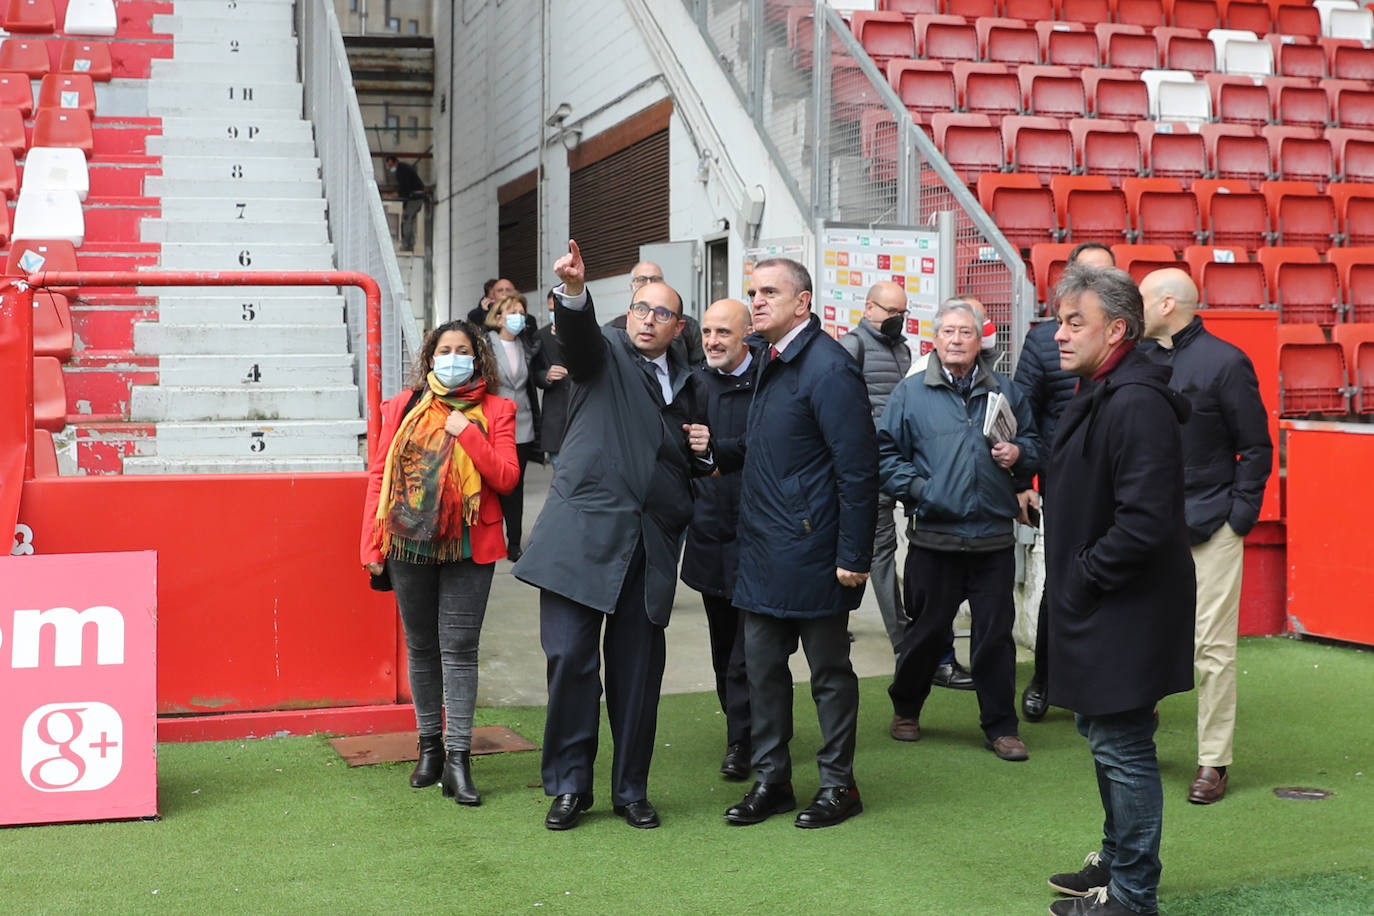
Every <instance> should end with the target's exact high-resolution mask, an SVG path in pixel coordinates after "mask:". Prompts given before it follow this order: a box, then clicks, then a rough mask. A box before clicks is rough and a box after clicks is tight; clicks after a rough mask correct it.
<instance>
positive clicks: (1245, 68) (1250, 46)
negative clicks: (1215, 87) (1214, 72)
mask: <svg viewBox="0 0 1374 916" xmlns="http://www.w3.org/2000/svg"><path fill="white" fill-rule="evenodd" d="M1222 69H1223V70H1224V71H1225V72H1227V73H1239V74H1241V75H1243V76H1273V74H1274V46H1273V45H1271V44H1270V43H1269V42H1267V41H1248V40H1246V39H1240V38H1233V39H1231V40H1230V41H1227V42H1226V44H1225V47H1224V50H1223V51H1222Z"/></svg>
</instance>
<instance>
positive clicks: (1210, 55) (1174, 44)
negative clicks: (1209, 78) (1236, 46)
mask: <svg viewBox="0 0 1374 916" xmlns="http://www.w3.org/2000/svg"><path fill="white" fill-rule="evenodd" d="M1162 31H1163V30H1161V32H1162ZM1155 37H1156V40H1157V41H1158V42H1159V43H1160V44H1161V46H1162V48H1163V53H1162V54H1160V58H1161V59H1162V60H1163V62H1164V67H1165V69H1167V70H1186V71H1188V72H1189V73H1191V74H1193V76H1194V77H1195V78H1197V79H1202V77H1204V76H1205V75H1206V74H1208V73H1211V72H1212V71H1214V70H1216V69H1217V52H1216V46H1215V45H1213V44H1212V42H1211V41H1209V40H1208V39H1206V38H1202V37H1192V36H1188V35H1171V34H1168V33H1164V34H1159V33H1156V36H1155Z"/></svg>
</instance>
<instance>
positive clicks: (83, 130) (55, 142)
mask: <svg viewBox="0 0 1374 916" xmlns="http://www.w3.org/2000/svg"><path fill="white" fill-rule="evenodd" d="M31 143H32V144H33V145H34V146H73V147H76V148H77V149H79V150H81V151H82V152H83V153H85V154H86V158H88V159H89V158H90V156H91V151H92V150H93V149H94V147H95V135H94V133H92V131H91V116H90V115H89V114H87V113H86V112H85V111H83V110H82V109H80V108H73V109H70V110H68V109H65V108H40V109H38V111H36V112H34V115H33V138H32V140H31Z"/></svg>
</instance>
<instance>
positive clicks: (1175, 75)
mask: <svg viewBox="0 0 1374 916" xmlns="http://www.w3.org/2000/svg"><path fill="white" fill-rule="evenodd" d="M1140 79H1141V82H1143V83H1144V84H1145V89H1146V91H1148V92H1149V94H1150V113H1151V117H1156V116H1157V112H1158V111H1159V86H1160V84H1161V83H1165V82H1169V83H1192V82H1196V81H1195V80H1194V79H1193V75H1192V74H1191V73H1189V72H1187V71H1186V70H1145V71H1143V72H1142V73H1141V74H1140ZM1208 108H1209V110H1210V108H1211V104H1210V102H1209V103H1208Z"/></svg>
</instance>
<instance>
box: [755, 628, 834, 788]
mask: <svg viewBox="0 0 1374 916" xmlns="http://www.w3.org/2000/svg"><path fill="white" fill-rule="evenodd" d="M848 623H849V614H848V613H846V612H840V613H838V614H830V615H828V616H825V617H813V618H805V619H803V618H781V617H770V616H768V615H767V614H755V613H753V612H752V611H745V613H744V657H745V659H746V660H747V664H746V667H747V670H748V675H749V705H750V711H751V722H752V728H751V737H752V738H753V742H754V755H753V762H754V769H756V770H757V771H758V774H759V781H760V782H770V783H776V782H790V781H791V779H792V757H791V755H790V754H789V752H788V748H787V745H788V743H789V742H790V741H791V740H792V671H791V669H790V668H788V666H787V660H788V658H790V657H791V655H792V653H793V652H795V651H797V640H798V639H800V640H801V645H802V651H804V652H805V653H806V661H807V664H808V665H810V666H811V698H812V699H813V700H814V701H815V702H816V715H817V718H818V719H819V720H820V726H821V741H822V744H821V749H820V750H819V751H817V752H816V763H817V765H818V766H819V767H820V778H821V782H820V784H821V787H822V788H824V787H827V786H852V785H854V737H855V731H856V729H857V727H858V721H859V679H858V678H857V677H855V675H854V667H853V666H852V665H851V664H850V663H849V633H848V630H847V626H848Z"/></svg>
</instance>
